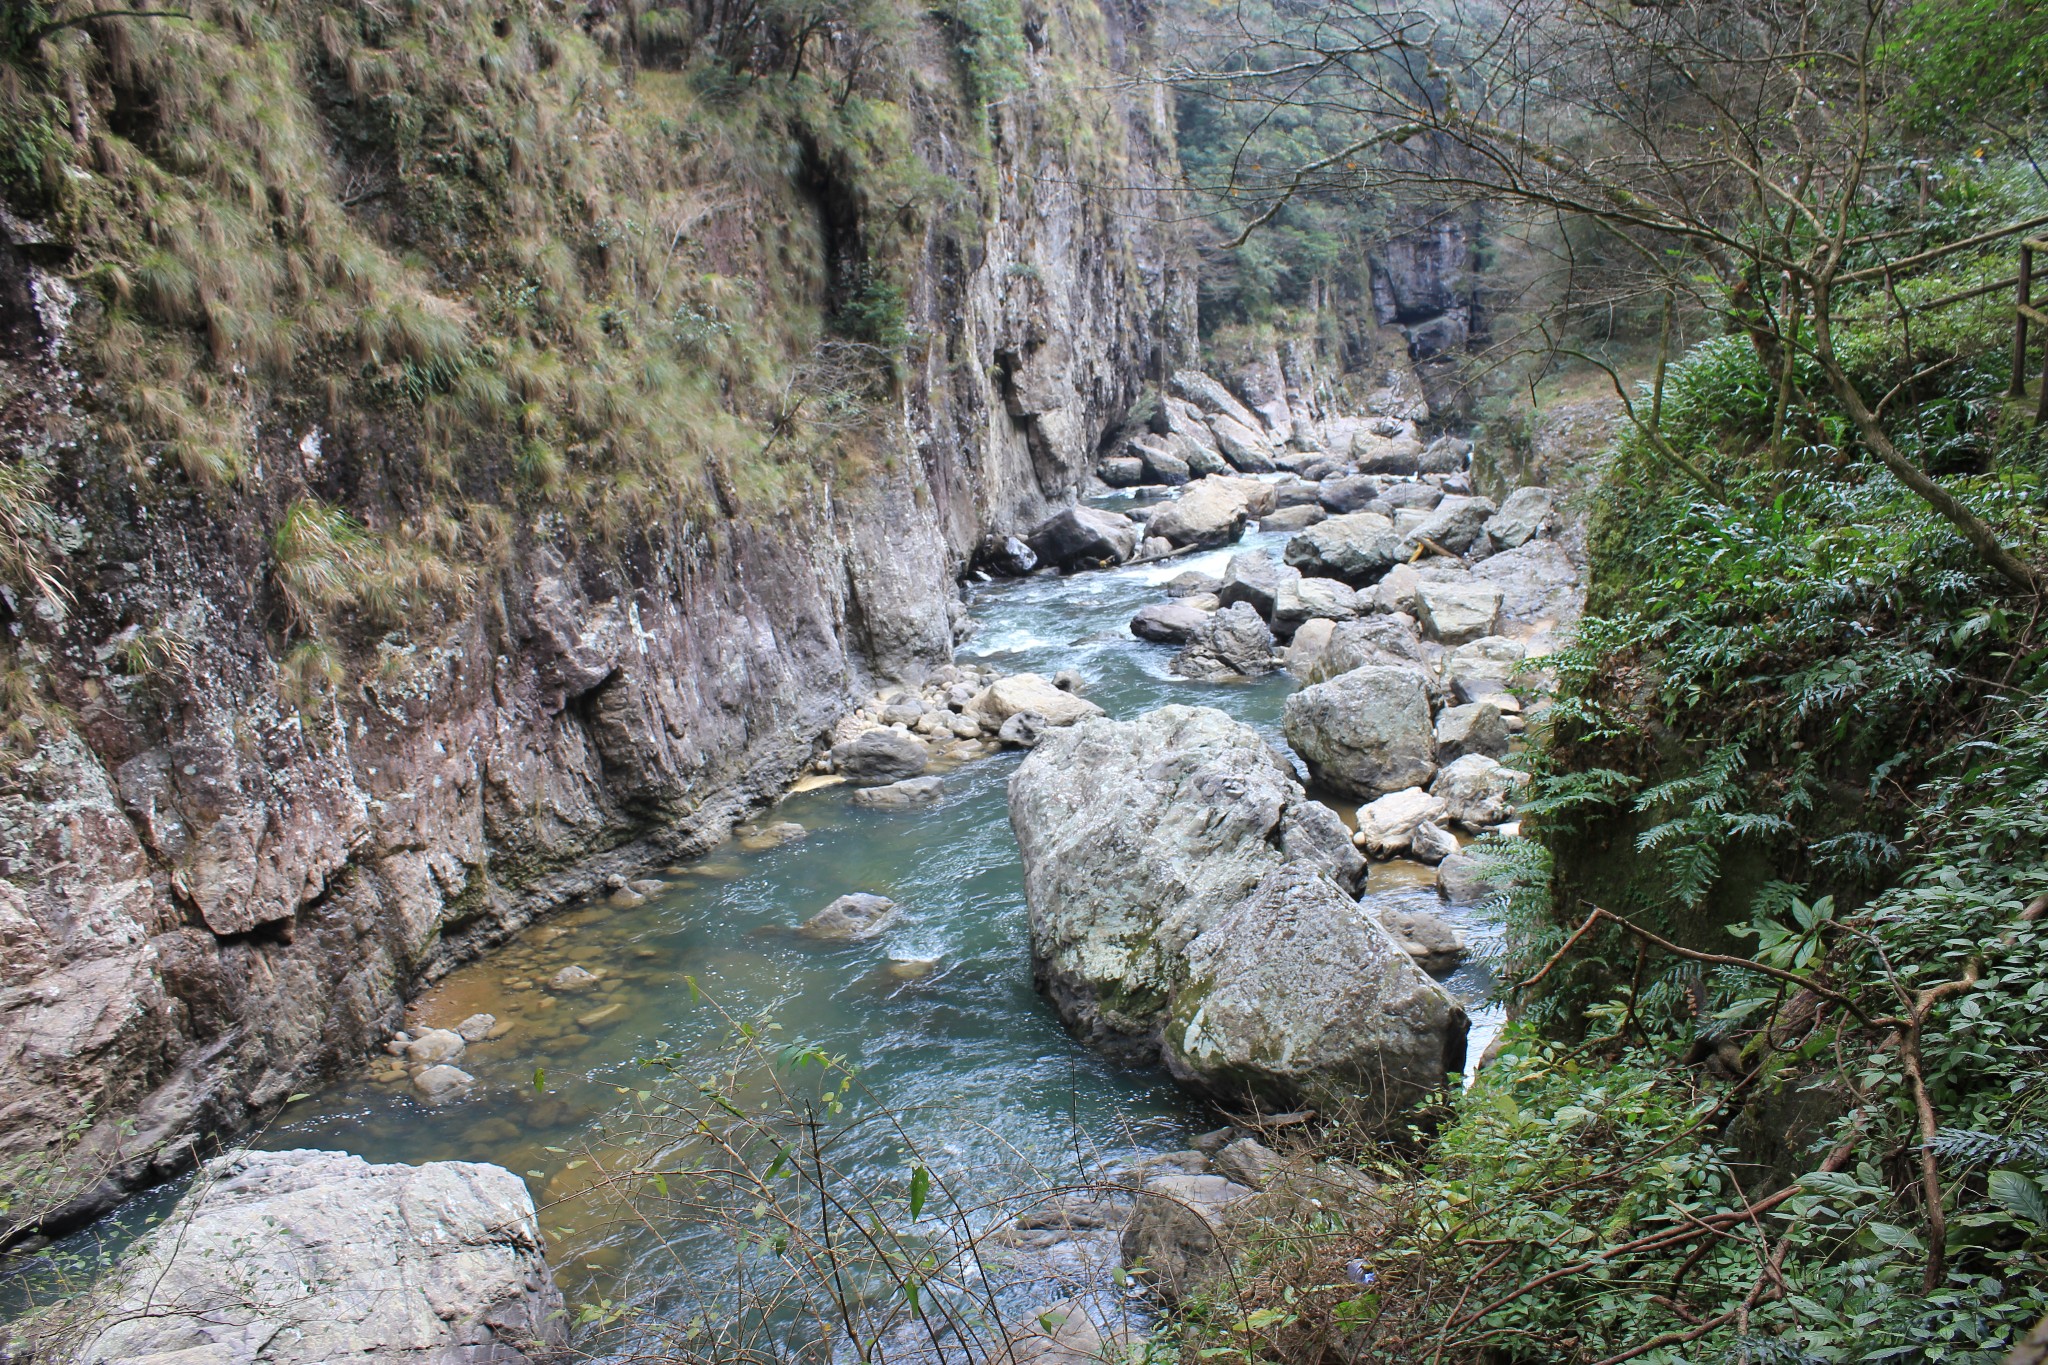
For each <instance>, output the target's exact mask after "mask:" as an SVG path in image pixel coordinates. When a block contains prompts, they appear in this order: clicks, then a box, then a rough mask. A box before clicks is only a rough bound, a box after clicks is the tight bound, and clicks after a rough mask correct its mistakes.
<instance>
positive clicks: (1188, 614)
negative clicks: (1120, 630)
mask: <svg viewBox="0 0 2048 1365" xmlns="http://www.w3.org/2000/svg"><path fill="white" fill-rule="evenodd" d="M1208 620H1209V613H1208V612H1206V611H1201V610H1198V609H1197V608H1194V607H1191V606H1188V605H1187V604H1186V603H1185V602H1154V603H1151V604H1150V605H1149V606H1143V607H1140V608H1138V611H1137V614H1136V615H1134V616H1133V617H1131V634H1133V635H1135V636H1137V637H1138V638H1139V639H1140V640H1150V641H1152V642H1153V643H1154V644H1161V645H1181V644H1186V643H1187V642H1188V641H1189V640H1191V639H1193V638H1194V636H1195V632H1196V631H1199V630H1200V629H1202V627H1203V626H1204V625H1206V624H1207V623H1208Z"/></svg>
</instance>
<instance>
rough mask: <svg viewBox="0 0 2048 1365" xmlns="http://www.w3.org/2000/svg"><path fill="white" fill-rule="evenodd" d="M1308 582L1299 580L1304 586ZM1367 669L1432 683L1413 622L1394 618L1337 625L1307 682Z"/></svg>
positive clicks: (1432, 677)
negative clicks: (1401, 672) (1406, 673)
mask: <svg viewBox="0 0 2048 1365" xmlns="http://www.w3.org/2000/svg"><path fill="white" fill-rule="evenodd" d="M1310 581H1312V580H1310V579H1306V578H1304V579H1303V580H1302V582H1304V583H1307V582H1310ZM1368 667H1381V668H1406V669H1410V670H1412V671H1413V672H1414V673H1415V674H1416V675H1417V676H1418V677H1421V678H1423V679H1425V683H1424V685H1425V686H1426V687H1427V686H1429V685H1431V684H1433V683H1434V681H1435V675H1434V674H1433V673H1432V672H1431V671H1430V663H1429V654H1428V652H1427V649H1426V647H1425V646H1424V645H1423V643H1422V637H1421V635H1419V634H1418V633H1417V632H1416V629H1415V622H1414V621H1412V620H1410V619H1409V618H1407V617H1405V616H1398V615H1394V616H1367V617H1364V618H1362V619H1360V620H1356V621H1341V622H1339V623H1338V624H1337V627H1336V629H1335V630H1333V631H1332V632H1331V633H1330V642H1329V644H1328V646H1327V647H1326V648H1325V649H1324V650H1323V655H1322V660H1321V662H1320V663H1319V664H1318V665H1317V667H1316V669H1315V671H1314V672H1313V673H1312V674H1310V675H1308V681H1310V682H1328V681H1329V680H1330V679H1332V678H1334V677H1337V676H1338V675H1339V674H1343V673H1349V672H1350V671H1351V670H1352V669H1354V668H1368Z"/></svg>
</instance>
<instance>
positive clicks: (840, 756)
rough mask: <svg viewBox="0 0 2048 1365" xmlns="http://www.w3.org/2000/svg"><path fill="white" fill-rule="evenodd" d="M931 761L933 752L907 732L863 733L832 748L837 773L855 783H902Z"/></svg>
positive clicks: (886, 729)
mask: <svg viewBox="0 0 2048 1365" xmlns="http://www.w3.org/2000/svg"><path fill="white" fill-rule="evenodd" d="M931 761H932V751H931V749H930V748H929V747H927V746H926V744H925V742H924V741H923V740H921V739H919V738H918V737H917V736H916V735H913V734H911V733H909V732H908V731H906V730H896V729H890V728H884V729H879V730H864V731H862V732H861V733H860V734H857V735H855V736H854V737H853V738H852V739H849V740H846V741H844V742H842V743H839V744H835V745H833V746H832V767H833V769H834V771H836V772H838V773H840V774H841V775H843V776H844V777H846V778H847V779H848V780H849V781H853V782H875V783H881V782H901V781H902V780H903V779H904V778H906V777H916V776H917V775H918V774H919V773H921V772H923V771H924V769H925V765H926V764H927V763H930V762H931Z"/></svg>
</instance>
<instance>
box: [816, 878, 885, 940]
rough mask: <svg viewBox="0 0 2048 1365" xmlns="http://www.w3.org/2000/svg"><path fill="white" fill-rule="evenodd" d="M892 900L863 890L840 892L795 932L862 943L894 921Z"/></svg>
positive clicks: (824, 938) (825, 938)
mask: <svg viewBox="0 0 2048 1365" xmlns="http://www.w3.org/2000/svg"><path fill="white" fill-rule="evenodd" d="M898 914H899V911H898V908H897V905H896V902H895V901H892V900H890V899H889V898H888V897H887V896H877V895H873V894H871V893H869V892H866V891H855V892H852V893H850V894H848V895H844V896H841V897H840V898H839V899H838V900H835V901H833V902H832V903H831V904H830V905H828V906H826V907H825V908H824V909H823V910H820V911H819V912H818V913H817V914H815V915H812V916H811V917H810V918H809V919H807V920H805V921H804V922H803V924H802V925H800V926H799V927H798V929H797V932H798V933H800V934H802V935H803V936H804V937H805V938H815V939H823V940H825V941H827V942H831V943H863V942H865V941H867V940H868V939H871V938H873V937H874V936H875V935H877V934H879V933H881V932H882V931H883V930H884V929H887V928H888V927H889V926H890V925H891V924H894V923H895V922H896V919H897V916H898Z"/></svg>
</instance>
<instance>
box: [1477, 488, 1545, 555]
mask: <svg viewBox="0 0 2048 1365" xmlns="http://www.w3.org/2000/svg"><path fill="white" fill-rule="evenodd" d="M1556 512H1557V494H1556V493H1554V492H1553V491H1551V490H1550V489H1548V488H1535V487H1530V488H1517V489H1516V490H1515V491H1514V492H1512V493H1510V494H1508V495H1507V497H1506V498H1505V499H1503V500H1502V502H1501V505H1500V511H1498V512H1496V513H1494V515H1493V516H1492V517H1491V518H1490V519H1489V520H1488V521H1487V523H1486V534H1487V535H1488V536H1489V537H1491V538H1492V540H1493V542H1494V544H1496V545H1498V546H1500V547H1501V548H1503V549H1508V550H1512V549H1514V548H1516V547H1517V546H1520V545H1526V544H1528V543H1529V542H1530V541H1532V540H1534V539H1535V538H1536V537H1537V536H1540V535H1542V534H1543V533H1544V532H1545V531H1546V530H1548V529H1549V528H1550V527H1551V526H1552V525H1553V524H1554V520H1555V515H1556Z"/></svg>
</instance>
